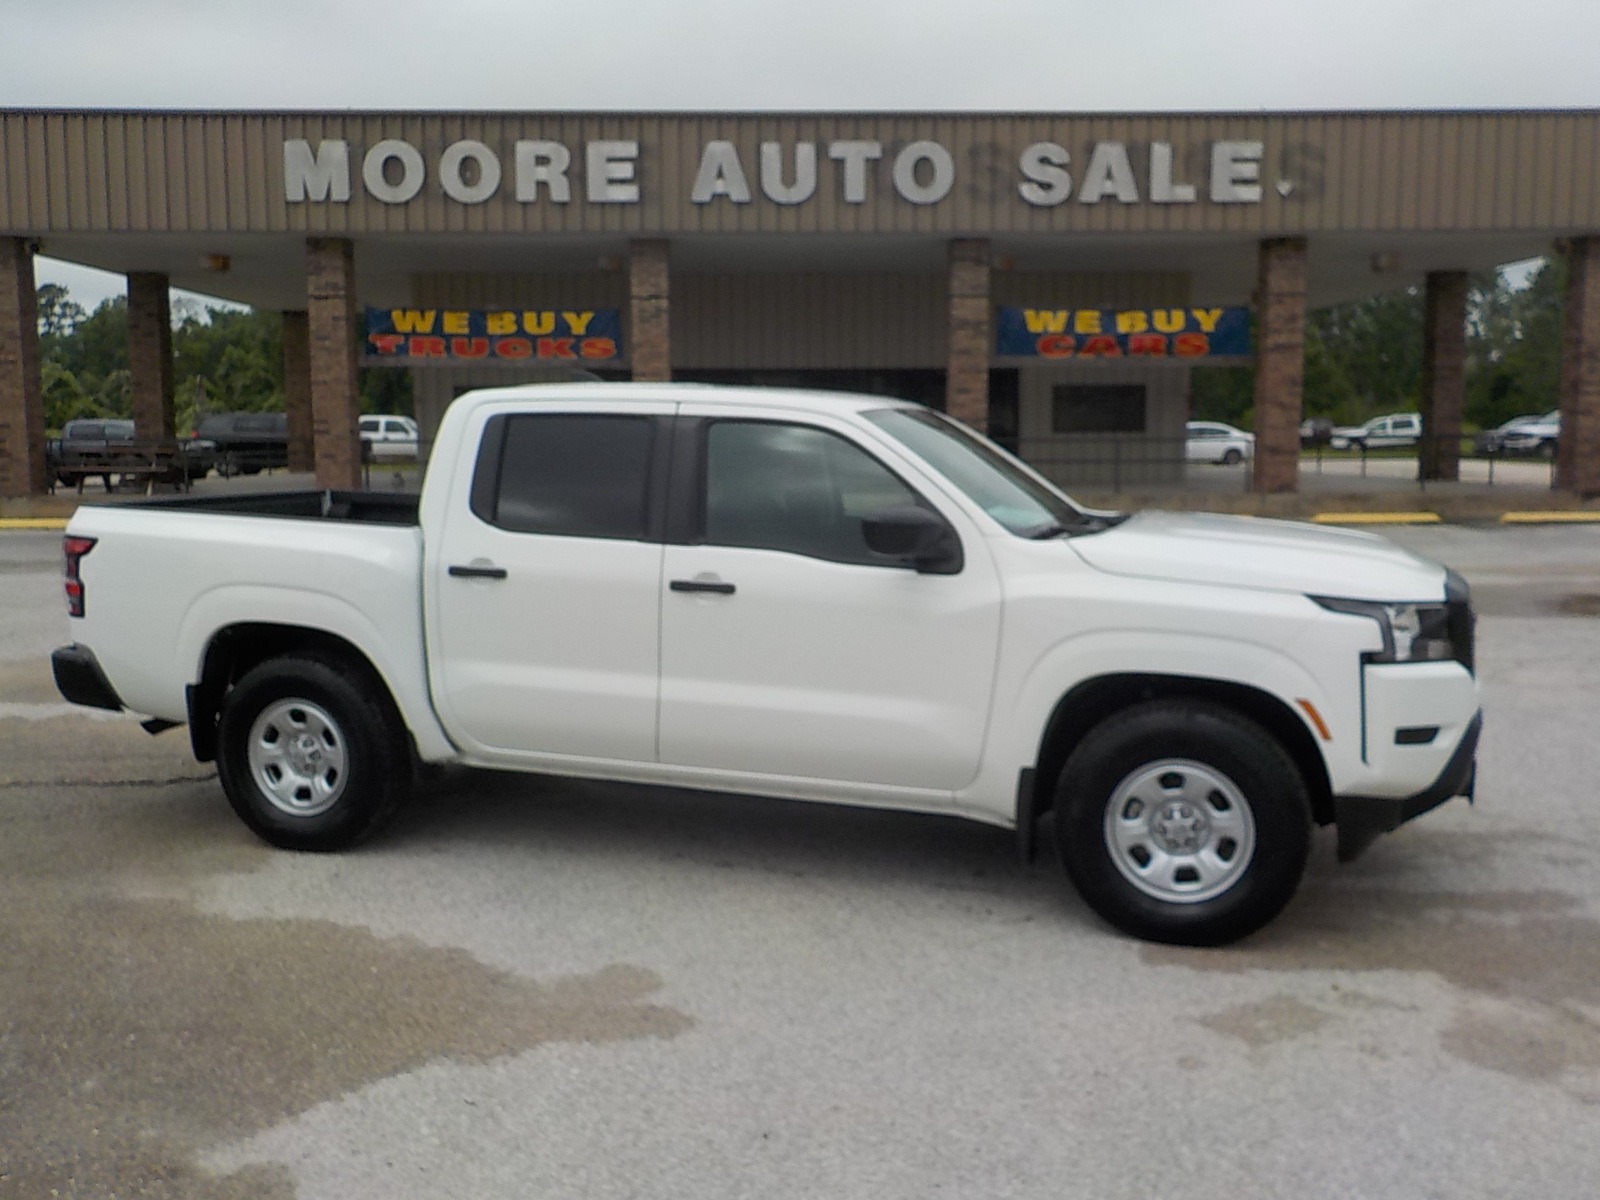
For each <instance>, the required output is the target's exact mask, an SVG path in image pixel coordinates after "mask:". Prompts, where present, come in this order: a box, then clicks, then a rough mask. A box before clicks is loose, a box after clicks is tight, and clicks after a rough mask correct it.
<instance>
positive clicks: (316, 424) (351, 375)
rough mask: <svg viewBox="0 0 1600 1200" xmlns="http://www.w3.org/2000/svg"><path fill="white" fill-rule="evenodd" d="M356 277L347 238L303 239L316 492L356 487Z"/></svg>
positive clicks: (358, 445)
mask: <svg viewBox="0 0 1600 1200" xmlns="http://www.w3.org/2000/svg"><path fill="white" fill-rule="evenodd" d="M355 274H356V272H355V255H354V250H353V247H352V246H351V244H350V242H349V241H348V240H347V239H345V238H320V237H314V238H307V239H306V301H307V303H306V325H307V329H308V331H309V333H310V343H311V346H310V355H309V358H310V364H311V369H310V372H309V375H310V379H311V416H312V429H313V451H314V457H315V466H316V472H317V486H318V487H319V488H355V487H358V486H360V483H361V436H360V434H359V433H358V432H357V429H356V416H357V412H358V411H359V408H360V405H359V402H358V400H357V395H356V297H355V282H356V280H355Z"/></svg>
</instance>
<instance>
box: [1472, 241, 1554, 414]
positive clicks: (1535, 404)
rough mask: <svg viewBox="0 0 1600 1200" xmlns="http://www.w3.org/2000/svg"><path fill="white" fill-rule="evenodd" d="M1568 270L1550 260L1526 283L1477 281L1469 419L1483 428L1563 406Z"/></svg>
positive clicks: (1473, 306) (1474, 300)
mask: <svg viewBox="0 0 1600 1200" xmlns="http://www.w3.org/2000/svg"><path fill="white" fill-rule="evenodd" d="M1566 283H1567V270H1566V262H1565V260H1563V259H1561V258H1559V257H1554V258H1549V259H1546V260H1545V261H1544V262H1543V263H1542V264H1541V265H1540V266H1539V267H1538V269H1537V270H1535V271H1534V273H1533V275H1532V276H1531V277H1530V278H1529V280H1528V283H1527V286H1525V287H1522V288H1515V289H1514V288H1511V287H1510V286H1509V284H1507V283H1506V281H1505V280H1504V279H1503V278H1500V279H1498V280H1495V281H1490V280H1477V281H1474V287H1473V290H1472V296H1471V301H1470V305H1469V312H1470V316H1469V319H1468V323H1467V325H1468V338H1467V400H1466V415H1467V418H1468V419H1469V420H1470V421H1472V422H1474V423H1476V424H1477V425H1479V426H1480V427H1483V428H1488V427H1490V426H1494V425H1499V424H1501V423H1502V422H1504V421H1508V420H1510V419H1511V418H1512V417H1518V416H1523V415H1525V414H1528V413H1542V412H1548V411H1550V410H1551V409H1553V408H1556V407H1558V405H1559V404H1560V395H1561V341H1562V333H1563V324H1564V309H1565V303H1564V301H1565V293H1566Z"/></svg>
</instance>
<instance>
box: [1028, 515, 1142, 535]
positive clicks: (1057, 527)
mask: <svg viewBox="0 0 1600 1200" xmlns="http://www.w3.org/2000/svg"><path fill="white" fill-rule="evenodd" d="M1128 516H1129V514H1128V513H1108V514H1106V515H1105V516H1090V515H1089V514H1088V513H1080V514H1079V515H1078V519H1077V520H1076V521H1074V522H1073V523H1072V524H1071V525H1063V524H1062V523H1061V522H1060V521H1048V522H1046V523H1045V524H1043V525H1040V526H1038V527H1037V528H1035V529H1030V530H1028V531H1027V532H1026V533H1024V534H1023V535H1022V536H1023V537H1025V538H1027V539H1028V540H1029V541H1033V542H1047V541H1049V540H1050V539H1051V538H1054V537H1060V536H1061V535H1062V534H1066V535H1067V536H1068V537H1076V536H1078V535H1079V534H1084V533H1103V532H1104V531H1105V530H1107V529H1111V528H1114V527H1115V526H1117V525H1121V524H1122V523H1123V522H1124V521H1126V520H1127V519H1128Z"/></svg>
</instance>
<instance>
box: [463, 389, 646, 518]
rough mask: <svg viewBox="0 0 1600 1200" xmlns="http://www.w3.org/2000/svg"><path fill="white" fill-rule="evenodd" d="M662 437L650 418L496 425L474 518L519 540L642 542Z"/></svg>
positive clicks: (531, 419)
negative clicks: (656, 444)
mask: <svg viewBox="0 0 1600 1200" xmlns="http://www.w3.org/2000/svg"><path fill="white" fill-rule="evenodd" d="M497 425H498V428H497V427H496V426H497ZM654 434H655V421H654V420H653V419H652V418H650V417H646V416H626V415H613V414H595V415H592V416H591V415H583V414H573V413H529V414H518V415H516V416H510V417H498V418H495V420H494V421H491V422H490V427H489V428H487V429H485V431H484V440H483V447H482V449H483V453H480V455H479V458H478V474H477V477H476V478H475V479H474V481H473V489H472V494H473V503H472V511H473V512H475V513H476V514H477V515H478V516H479V517H481V518H482V519H483V520H485V521H487V522H489V524H491V525H496V526H499V527H500V528H501V529H505V530H509V531H511V532H513V533H543V534H552V535H555V536H559V537H591V538H625V539H633V540H642V539H643V538H644V537H645V528H646V527H645V521H646V517H647V504H648V496H649V483H650V454H651V448H652V445H653V441H654ZM497 442H498V447H496V445H495V444H496V443H497ZM485 472H492V479H490V478H485V477H484V473H485Z"/></svg>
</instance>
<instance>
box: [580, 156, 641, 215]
mask: <svg viewBox="0 0 1600 1200" xmlns="http://www.w3.org/2000/svg"><path fill="white" fill-rule="evenodd" d="M584 155H585V158H586V160H587V163H588V167H589V173H588V174H589V177H588V194H589V202H590V203H591V204H637V203H639V185H638V184H637V183H635V182H633V164H634V162H635V160H637V159H638V157H639V143H638V142H590V143H589V144H588V145H587V146H585V147H584Z"/></svg>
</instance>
